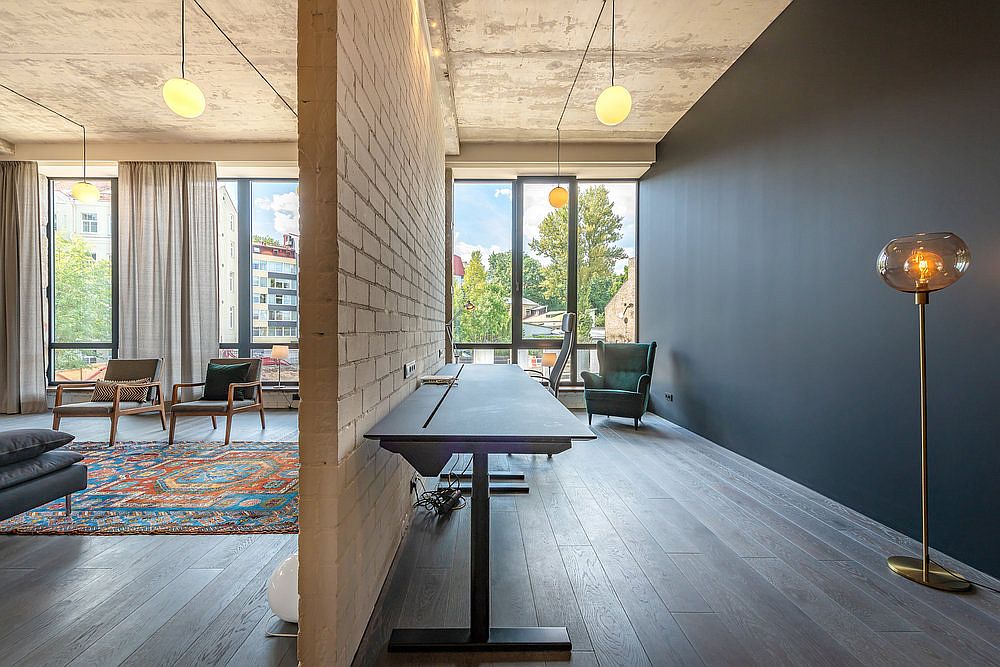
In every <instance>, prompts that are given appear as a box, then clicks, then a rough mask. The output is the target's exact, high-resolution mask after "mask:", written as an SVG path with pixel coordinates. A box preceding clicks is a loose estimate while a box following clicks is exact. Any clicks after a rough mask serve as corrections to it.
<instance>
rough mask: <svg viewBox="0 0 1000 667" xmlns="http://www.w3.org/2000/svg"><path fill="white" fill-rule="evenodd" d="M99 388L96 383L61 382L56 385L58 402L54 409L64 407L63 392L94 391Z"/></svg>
mask: <svg viewBox="0 0 1000 667" xmlns="http://www.w3.org/2000/svg"><path fill="white" fill-rule="evenodd" d="M96 386H97V383H96V382H61V383H59V384H57V385H56V402H55V405H53V406H52V407H55V408H58V407H59V406H60V405H62V395H63V391H65V390H67V389H70V390H76V389H93V388H94V387H96Z"/></svg>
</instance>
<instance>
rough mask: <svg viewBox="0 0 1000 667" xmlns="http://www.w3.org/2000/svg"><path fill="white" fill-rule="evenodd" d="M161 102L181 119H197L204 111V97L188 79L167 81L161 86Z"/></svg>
mask: <svg viewBox="0 0 1000 667" xmlns="http://www.w3.org/2000/svg"><path fill="white" fill-rule="evenodd" d="M163 101H164V102H166V103H167V106H168V107H170V110H171V111H173V112H174V113H175V114H177V115H178V116H180V117H182V118H197V117H198V116H200V115H201V114H202V113H204V111H205V95H204V94H203V93H202V92H201V89H200V88H198V86H197V85H196V84H195V83H194V82H193V81H190V80H188V79H177V78H174V79H169V80H168V81H167V82H166V83H165V84H163Z"/></svg>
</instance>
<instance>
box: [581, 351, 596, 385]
mask: <svg viewBox="0 0 1000 667" xmlns="http://www.w3.org/2000/svg"><path fill="white" fill-rule="evenodd" d="M576 367H577V370H578V371H579V372H580V373H582V372H583V371H590V372H591V373H600V372H601V369H600V368H599V366H598V363H597V350H589V349H581V348H576ZM580 382H583V377H582V376H581V377H580Z"/></svg>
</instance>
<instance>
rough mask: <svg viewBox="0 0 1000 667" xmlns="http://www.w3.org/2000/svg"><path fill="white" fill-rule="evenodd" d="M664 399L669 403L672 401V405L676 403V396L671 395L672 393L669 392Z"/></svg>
mask: <svg viewBox="0 0 1000 667" xmlns="http://www.w3.org/2000/svg"><path fill="white" fill-rule="evenodd" d="M663 398H665V399H667V400H668V401H670V402H671V403H673V402H674V395H673V394H671V393H670V392H667V393H666V394H664V395H663Z"/></svg>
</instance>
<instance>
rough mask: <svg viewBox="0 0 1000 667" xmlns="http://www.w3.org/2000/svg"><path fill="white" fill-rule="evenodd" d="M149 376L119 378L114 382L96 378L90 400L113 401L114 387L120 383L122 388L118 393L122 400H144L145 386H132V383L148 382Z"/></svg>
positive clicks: (146, 390)
mask: <svg viewBox="0 0 1000 667" xmlns="http://www.w3.org/2000/svg"><path fill="white" fill-rule="evenodd" d="M149 381H150V378H142V379H139V380H119V381H115V382H108V381H107V380H98V381H97V384H96V385H94V394H93V395H92V396H91V397H90V400H91V401H94V402H100V401H113V400H115V387H116V386H117V385H121V387H122V390H121V394H120V395H119V398H120V400H122V401H145V400H146V394H147V393H148V392H149V389H148V388H147V387H133V386H132V385H136V384H144V383H146V382H149Z"/></svg>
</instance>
